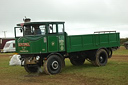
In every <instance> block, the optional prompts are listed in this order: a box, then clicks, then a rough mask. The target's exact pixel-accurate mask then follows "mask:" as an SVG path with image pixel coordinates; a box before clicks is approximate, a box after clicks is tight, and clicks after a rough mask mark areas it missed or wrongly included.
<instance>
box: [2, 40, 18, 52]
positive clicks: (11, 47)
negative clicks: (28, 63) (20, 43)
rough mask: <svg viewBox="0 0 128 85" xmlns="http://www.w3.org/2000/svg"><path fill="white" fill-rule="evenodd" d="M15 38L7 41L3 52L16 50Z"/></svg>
mask: <svg viewBox="0 0 128 85" xmlns="http://www.w3.org/2000/svg"><path fill="white" fill-rule="evenodd" d="M15 51H16V49H15V40H10V41H7V42H6V44H5V46H4V48H3V50H2V52H15Z"/></svg>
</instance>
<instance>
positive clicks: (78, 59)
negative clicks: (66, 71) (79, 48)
mask: <svg viewBox="0 0 128 85" xmlns="http://www.w3.org/2000/svg"><path fill="white" fill-rule="evenodd" d="M70 62H71V63H72V65H75V66H76V65H83V64H84V62H85V58H84V57H82V56H81V55H78V54H71V55H70Z"/></svg>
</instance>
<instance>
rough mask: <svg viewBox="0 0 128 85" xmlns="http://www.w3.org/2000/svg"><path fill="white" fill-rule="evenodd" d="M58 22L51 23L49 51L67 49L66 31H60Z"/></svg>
mask: <svg viewBox="0 0 128 85" xmlns="http://www.w3.org/2000/svg"><path fill="white" fill-rule="evenodd" d="M58 28H59V25H58V24H49V33H48V37H47V38H48V52H60V51H65V38H64V32H59V30H58Z"/></svg>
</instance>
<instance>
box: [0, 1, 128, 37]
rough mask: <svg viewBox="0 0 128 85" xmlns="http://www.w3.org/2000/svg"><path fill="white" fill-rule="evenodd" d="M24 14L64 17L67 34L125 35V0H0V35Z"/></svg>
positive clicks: (39, 18) (127, 4)
mask: <svg viewBox="0 0 128 85" xmlns="http://www.w3.org/2000/svg"><path fill="white" fill-rule="evenodd" d="M24 16H26V17H28V18H31V19H32V21H49V20H50V21H65V25H66V26H65V29H66V31H67V33H68V34H70V35H75V34H92V33H93V32H94V31H117V32H120V37H121V38H125V37H128V0H0V37H4V33H3V32H2V31H7V32H6V36H7V37H13V36H14V27H15V26H16V24H18V23H21V22H23V18H24Z"/></svg>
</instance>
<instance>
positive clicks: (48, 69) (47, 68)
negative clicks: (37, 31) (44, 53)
mask: <svg viewBox="0 0 128 85" xmlns="http://www.w3.org/2000/svg"><path fill="white" fill-rule="evenodd" d="M61 69H62V59H61V58H60V57H59V56H58V55H51V56H50V57H49V58H48V59H47V60H46V61H45V62H44V72H45V73H46V74H57V73H59V72H60V71H61Z"/></svg>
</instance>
